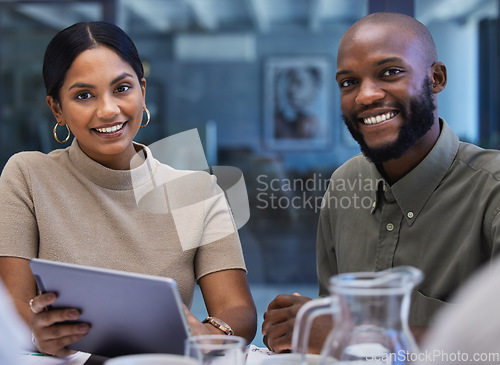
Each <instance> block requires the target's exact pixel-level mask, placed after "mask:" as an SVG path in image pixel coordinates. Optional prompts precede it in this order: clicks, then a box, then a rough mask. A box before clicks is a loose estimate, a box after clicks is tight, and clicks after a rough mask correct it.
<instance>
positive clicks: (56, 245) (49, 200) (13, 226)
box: [0, 140, 245, 306]
mask: <svg viewBox="0 0 500 365" xmlns="http://www.w3.org/2000/svg"><path fill="white" fill-rule="evenodd" d="M142 147H143V151H145V154H146V156H147V157H146V159H145V162H144V163H142V164H141V165H140V166H139V167H136V168H133V169H131V170H125V171H123V170H111V169H108V168H106V167H104V166H102V165H100V164H99V163H97V162H95V161H94V160H92V159H90V158H89V157H88V156H87V155H85V153H83V151H82V150H81V149H80V148H79V146H78V143H77V142H76V140H75V141H74V142H73V143H72V145H71V146H70V147H68V148H66V149H58V150H54V151H52V152H51V153H49V154H43V153H40V152H21V153H18V154H16V155H14V156H12V157H11V158H10V160H9V161H8V162H7V164H6V166H5V168H4V171H3V172H2V175H1V177H0V256H14V257H22V258H26V259H30V258H32V257H39V258H44V259H48V260H55V261H62V262H68V263H75V264H80V265H90V266H97V267H103V268H109V269H116V270H125V271H130V272H138V273H143V274H149V275H159V276H165V277H171V278H173V279H174V280H175V281H176V282H177V284H178V286H179V291H180V293H181V297H182V299H183V301H184V303H185V304H186V305H188V306H190V304H191V301H192V297H193V290H194V285H195V281H196V280H198V279H199V278H200V277H202V276H204V275H206V274H209V273H212V272H216V271H220V270H226V269H243V270H245V264H244V260H243V254H242V250H241V244H240V241H239V237H238V233H237V230H236V228H235V225H234V222H233V218H232V216H231V213H230V209H229V206H228V204H227V201H226V199H225V196H224V193H223V192H222V191H221V189H220V188H219V187H218V185H217V184H216V181H215V178H214V177H213V176H211V175H209V174H207V173H206V172H200V171H181V170H175V169H173V168H171V167H170V166H167V165H164V164H161V163H160V162H158V161H157V160H155V159H154V158H153V156H152V154H151V151H150V150H149V149H148V148H147V147H144V146H142Z"/></svg>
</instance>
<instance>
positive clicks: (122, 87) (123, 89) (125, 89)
mask: <svg viewBox="0 0 500 365" xmlns="http://www.w3.org/2000/svg"><path fill="white" fill-rule="evenodd" d="M128 89H130V86H128V85H121V86H118V87H117V88H116V91H118V92H119V93H123V92H125V91H127V90H128Z"/></svg>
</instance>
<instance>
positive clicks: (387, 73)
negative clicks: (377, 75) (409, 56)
mask: <svg viewBox="0 0 500 365" xmlns="http://www.w3.org/2000/svg"><path fill="white" fill-rule="evenodd" d="M400 72H401V70H398V69H395V68H390V69H388V70H385V71H384V73H383V76H393V75H397V74H399V73H400Z"/></svg>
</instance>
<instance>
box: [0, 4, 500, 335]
mask: <svg viewBox="0 0 500 365" xmlns="http://www.w3.org/2000/svg"><path fill="white" fill-rule="evenodd" d="M499 7H500V1H499V0H140V1H138V0H100V1H99V0H95V1H62V0H61V1H55V0H50V1H44V0H39V1H8V0H0V70H1V73H0V168H3V166H4V164H5V162H6V161H7V159H8V158H9V157H10V156H11V155H12V154H14V153H16V152H18V151H23V150H40V151H43V152H49V151H50V150H52V149H54V148H61V147H65V146H67V145H68V144H64V145H60V144H58V143H57V142H56V141H55V140H54V139H53V137H52V128H53V126H54V124H55V120H54V119H53V118H52V115H51V113H50V110H49V108H48V106H47V105H46V104H45V89H44V86H43V81H42V72H41V69H42V60H43V53H44V50H45V47H46V45H47V43H48V42H49V40H50V39H51V38H52V37H53V36H54V35H55V33H56V32H57V31H59V30H61V29H62V28H65V27H66V26H68V25H70V24H73V23H75V22H78V21H95V20H106V21H110V22H113V23H116V24H117V25H119V26H120V27H122V28H123V29H124V30H125V31H126V32H127V33H128V34H129V35H130V36H131V38H132V39H133V40H134V42H135V44H136V45H137V48H138V50H139V53H140V55H141V58H142V60H143V63H144V65H145V67H146V77H147V105H148V107H149V110H150V111H151V123H150V124H149V125H148V126H147V128H143V129H141V131H140V133H139V135H138V137H137V141H139V142H142V143H145V144H150V143H153V142H155V141H158V140H160V139H162V138H164V137H167V136H170V135H174V134H176V133H178V132H181V131H186V130H189V129H192V128H197V129H198V132H199V134H200V137H201V140H202V143H203V145H204V148H205V152H206V154H207V158H208V160H209V161H208V162H209V164H210V165H219V166H234V167H238V168H239V169H241V171H243V174H244V178H245V183H246V186H247V189H248V195H249V202H250V220H249V221H248V223H247V224H246V225H245V226H244V227H243V228H241V229H240V234H241V239H242V244H243V249H244V252H245V257H246V261H247V266H248V270H249V274H248V275H249V280H250V283H251V285H252V289H253V290H254V295H255V296H256V302H257V305H258V308H259V317H261V315H262V311H263V310H265V307H266V305H267V302H268V300H270V299H272V298H273V297H274V296H275V295H276V294H278V293H279V292H283V291H284V292H287V291H288V292H292V291H295V289H296V288H298V290H299V291H302V292H303V293H304V294H308V295H313V296H314V295H316V291H317V289H316V276H315V275H316V271H315V236H316V222H317V217H318V209H317V208H318V200H317V198H319V197H321V196H322V194H323V192H324V190H325V189H326V180H327V179H328V178H329V176H330V174H331V173H332V171H333V170H334V169H335V168H336V167H338V166H339V165H341V164H342V163H343V162H345V161H346V160H347V159H348V158H350V157H351V156H353V155H354V154H356V153H358V152H359V151H358V148H357V145H356V144H355V143H354V142H353V141H352V140H351V137H350V135H349V134H348V132H347V131H346V129H345V127H344V124H343V122H342V119H341V111H340V106H339V92H338V87H337V85H336V83H335V76H334V75H335V69H336V50H337V46H338V42H339V39H340V37H341V35H342V33H343V32H344V31H345V30H346V29H347V28H348V27H349V26H350V25H351V24H352V23H353V22H354V21H356V20H357V19H359V18H360V17H362V16H364V15H366V14H368V13H371V12H375V11H396V12H402V13H406V14H409V15H412V16H415V17H416V18H417V19H418V20H420V21H421V22H422V23H424V24H425V25H426V26H427V27H428V28H429V29H430V31H431V33H432V34H433V36H434V38H435V41H436V45H437V48H438V56H439V59H440V60H441V61H443V62H444V63H445V64H446V65H447V68H448V76H449V81H448V86H447V88H446V90H445V91H444V92H443V93H441V94H440V95H439V99H440V101H439V109H440V115H441V116H442V117H443V118H445V119H446V121H447V122H448V123H449V124H450V125H451V126H452V128H453V129H454V130H455V132H456V133H457V134H458V135H459V137H460V138H461V139H463V140H467V141H471V142H474V143H477V144H480V145H482V146H484V147H489V148H498V147H499V145H500V137H499V136H500V135H499V129H500V120H499V114H498V105H499V104H500V103H499V94H498V87H499V84H500V82H499V81H500V76H499V62H498V61H499V59H498V57H499V50H500V40H499V39H500V38H499V35H500V30H499V21H498V16H499ZM290 69H295V70H299V71H300V72H297V73H295V74H291V73H287V72H286V71H287V70H290ZM310 69H314V70H315V71H314V72H312V73H309V74H308V71H309V70H310ZM287 78H288V79H287ZM283 85H285V86H283ZM287 87H288V89H286V90H282V89H283V88H287ZM287 90H294V91H293V92H294V93H295V94H294V95H292V94H291V93H292V91H287ZM287 98H288V99H290V100H288V101H286V99H287ZM282 99H285V101H283V100H282ZM287 103H288V104H287ZM294 109H295V110H294ZM281 110H283V113H282V114H283V115H285V116H286V115H288V117H289V120H288V123H289V124H287V121H285V122H284V126H285V128H288V127H289V126H292V125H294V123H295V124H297V123H303V124H301V125H302V127H297V128H298V129H297V128H296V129H293V130H288V131H287V130H285V131H284V132H280V131H278V129H279V127H278V125H279V123H281V122H282V121H281V120H280V118H282V115H281V114H280V113H279V112H280V111H281ZM309 112H310V113H312V114H314V113H315V114H316V115H314V116H313V117H310V116H309V117H308V118H306V119H303V120H302V121H297V120H295V121H293V123H292V119H293V118H295V117H297V116H302V117H304V114H308V113H309ZM297 125H298V124H297ZM294 198H295V199H294ZM1 209H3V208H1ZM21 229H22V227H21ZM260 337H261V336H260V335H257V341H258V340H259V339H260ZM257 343H259V342H257Z"/></svg>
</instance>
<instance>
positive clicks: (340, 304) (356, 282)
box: [292, 266, 423, 365]
mask: <svg viewBox="0 0 500 365" xmlns="http://www.w3.org/2000/svg"><path fill="white" fill-rule="evenodd" d="M422 279H423V273H422V271H421V270H419V269H416V268H414V267H411V266H398V267H395V268H392V269H388V270H384V271H379V272H359V273H348V274H340V275H335V276H332V277H331V278H330V282H329V290H330V296H329V297H326V298H319V299H315V300H312V301H310V302H308V303H306V304H305V305H304V306H303V307H302V308H301V309H300V310H299V312H298V313H297V318H296V321H295V327H294V331H293V337H292V352H295V353H302V354H303V355H304V356H303V357H302V358H303V359H304V362H303V363H304V364H306V363H307V362H306V360H305V353H306V352H307V344H308V343H309V334H310V329H311V325H312V322H313V320H314V319H315V318H316V317H318V316H320V315H323V314H331V315H332V316H333V320H334V327H333V329H332V331H331V332H330V334H329V335H328V337H327V339H326V341H325V343H324V344H323V349H322V351H321V362H320V364H321V365H327V364H334V363H335V364H350V365H355V364H369V365H395V364H398V365H402V364H408V363H410V362H411V360H412V356H411V354H416V353H417V352H418V348H417V345H416V342H415V339H414V338H413V335H412V334H411V332H410V329H409V326H408V314H409V308H410V296H411V291H412V289H413V288H414V287H415V285H417V284H418V283H420V282H421V281H422Z"/></svg>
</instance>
